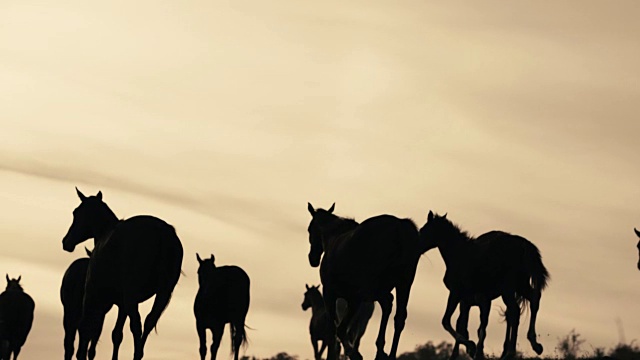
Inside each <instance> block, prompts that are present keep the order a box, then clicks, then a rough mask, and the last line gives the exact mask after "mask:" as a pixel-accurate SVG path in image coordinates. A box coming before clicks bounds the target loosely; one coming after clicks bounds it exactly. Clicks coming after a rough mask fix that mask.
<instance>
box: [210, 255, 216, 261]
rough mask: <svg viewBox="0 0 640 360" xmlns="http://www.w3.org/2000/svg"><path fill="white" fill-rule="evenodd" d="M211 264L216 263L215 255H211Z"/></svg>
mask: <svg viewBox="0 0 640 360" xmlns="http://www.w3.org/2000/svg"><path fill="white" fill-rule="evenodd" d="M211 262H213V263H215V262H216V257H215V256H213V254H211Z"/></svg>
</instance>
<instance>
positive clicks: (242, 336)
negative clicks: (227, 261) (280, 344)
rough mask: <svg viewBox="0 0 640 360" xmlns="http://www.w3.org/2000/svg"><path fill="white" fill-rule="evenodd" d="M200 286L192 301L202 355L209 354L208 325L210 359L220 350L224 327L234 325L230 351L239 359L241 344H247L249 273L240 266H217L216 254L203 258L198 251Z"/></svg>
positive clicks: (202, 356)
mask: <svg viewBox="0 0 640 360" xmlns="http://www.w3.org/2000/svg"><path fill="white" fill-rule="evenodd" d="M196 259H198V263H199V264H200V265H199V267H198V283H199V285H200V286H199V289H198V293H197V294H196V299H195V302H194V304H193V313H194V315H195V317H196V330H197V331H198V337H199V340H200V349H199V351H200V359H201V360H204V358H205V357H206V355H207V344H206V342H207V333H206V331H207V329H209V330H211V333H212V334H213V343H212V344H211V359H212V360H214V359H215V358H216V355H217V354H218V348H219V347H220V340H221V339H222V335H223V334H224V327H225V325H226V324H229V326H230V328H231V331H230V332H231V351H232V352H233V353H234V354H233V355H234V359H235V360H238V354H239V352H240V347H242V346H246V344H247V334H246V332H245V319H246V317H247V312H248V311H249V302H250V295H249V285H250V284H249V283H250V281H249V276H248V275H247V273H246V272H245V271H244V270H242V269H241V268H239V267H237V266H216V264H215V257H214V256H213V254H211V258H209V259H205V260H202V259H201V258H200V255H198V254H196Z"/></svg>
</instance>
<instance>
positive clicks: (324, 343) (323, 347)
mask: <svg viewBox="0 0 640 360" xmlns="http://www.w3.org/2000/svg"><path fill="white" fill-rule="evenodd" d="M317 347H318V345H316V346H315V348H317ZM326 348H327V343H326V342H325V341H324V340H323V341H322V345H321V346H320V350H318V354H317V356H316V359H317V360H322V354H323V353H324V349H326Z"/></svg>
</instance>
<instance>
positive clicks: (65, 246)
mask: <svg viewBox="0 0 640 360" xmlns="http://www.w3.org/2000/svg"><path fill="white" fill-rule="evenodd" d="M62 249H63V250H64V251H67V252H73V250H75V249H76V245H75V244H70V243H69V241H68V240H67V238H66V237H65V238H64V239H62Z"/></svg>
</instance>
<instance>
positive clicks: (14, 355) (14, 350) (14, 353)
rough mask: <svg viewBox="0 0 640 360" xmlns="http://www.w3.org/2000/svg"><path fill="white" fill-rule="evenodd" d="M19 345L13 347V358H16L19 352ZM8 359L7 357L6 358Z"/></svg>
mask: <svg viewBox="0 0 640 360" xmlns="http://www.w3.org/2000/svg"><path fill="white" fill-rule="evenodd" d="M21 349H22V347H21V346H16V347H14V348H13V360H18V355H19V354H20V350H21ZM7 360H9V359H7Z"/></svg>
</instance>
